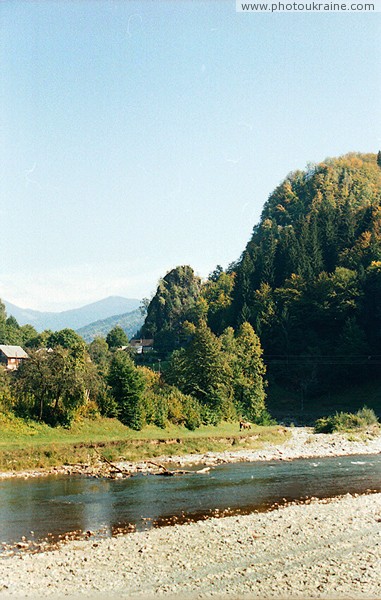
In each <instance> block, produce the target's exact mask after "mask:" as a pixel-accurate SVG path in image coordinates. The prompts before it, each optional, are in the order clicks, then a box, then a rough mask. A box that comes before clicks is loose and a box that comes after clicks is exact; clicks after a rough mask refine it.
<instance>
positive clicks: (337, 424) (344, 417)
mask: <svg viewBox="0 0 381 600" xmlns="http://www.w3.org/2000/svg"><path fill="white" fill-rule="evenodd" d="M377 424H378V419H377V416H376V415H375V412H374V410H372V409H371V408H367V407H366V406H364V407H363V408H361V409H360V410H358V411H357V413H345V412H340V413H336V414H335V415H333V416H330V417H322V418H321V419H317V421H316V422H315V433H333V432H334V431H353V430H356V429H357V430H358V429H366V428H367V427H369V426H371V425H377Z"/></svg>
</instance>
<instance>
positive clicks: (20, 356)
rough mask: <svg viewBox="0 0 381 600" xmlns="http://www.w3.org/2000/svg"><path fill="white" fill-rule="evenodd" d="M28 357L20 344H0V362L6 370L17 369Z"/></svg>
mask: <svg viewBox="0 0 381 600" xmlns="http://www.w3.org/2000/svg"><path fill="white" fill-rule="evenodd" d="M27 358H29V356H28V355H27V353H26V352H25V350H23V349H22V348H21V346H7V345H5V344H0V364H2V365H4V366H5V368H6V369H8V371H15V370H16V369H18V367H19V365H20V363H21V362H22V361H23V360H26V359H27Z"/></svg>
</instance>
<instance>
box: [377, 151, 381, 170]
mask: <svg viewBox="0 0 381 600" xmlns="http://www.w3.org/2000/svg"><path fill="white" fill-rule="evenodd" d="M377 164H378V166H379V167H381V150H379V151H378V154H377Z"/></svg>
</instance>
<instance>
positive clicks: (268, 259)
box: [235, 154, 381, 310]
mask: <svg viewBox="0 0 381 600" xmlns="http://www.w3.org/2000/svg"><path fill="white" fill-rule="evenodd" d="M380 195H381V166H380V165H378V164H377V161H376V155H374V154H366V155H360V154H349V155H347V156H344V157H342V158H338V159H333V160H329V161H326V162H324V163H321V164H319V165H314V166H311V167H310V168H309V169H308V170H307V171H305V172H302V171H297V172H295V173H292V174H291V175H289V176H288V177H287V178H286V179H285V181H284V182H283V183H281V185H280V186H279V187H278V188H277V189H276V190H275V191H274V193H273V194H272V195H271V196H270V198H269V200H268V201H267V203H266V204H265V207H264V209H263V212H262V218H261V221H260V223H259V225H257V226H256V227H255V228H254V232H253V236H252V238H251V240H250V242H249V243H248V245H247V247H246V249H245V251H244V253H243V255H242V257H241V260H240V261H239V263H238V267H237V275H238V280H237V285H236V292H235V299H236V301H237V302H238V305H239V306H240V309H241V310H242V308H244V305H245V302H247V303H248V305H250V304H251V303H252V300H253V298H252V292H253V290H256V289H258V288H259V287H260V285H261V284H263V283H267V284H269V285H270V286H271V287H279V286H281V285H283V284H284V282H285V281H286V280H287V279H288V278H289V277H290V276H291V275H292V274H296V275H298V276H300V277H302V278H303V279H305V280H307V281H309V280H311V279H314V278H316V277H317V276H318V275H319V274H320V273H321V272H322V271H325V272H327V273H332V272H333V271H334V270H335V269H336V268H337V267H344V268H347V269H355V270H357V271H360V270H361V269H362V268H364V269H366V268H367V267H369V265H370V263H371V262H372V260H378V259H380V247H381V237H380V236H381V233H380V228H381V212H380Z"/></svg>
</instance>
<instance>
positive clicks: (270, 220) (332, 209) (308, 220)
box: [0, 153, 381, 429]
mask: <svg viewBox="0 0 381 600" xmlns="http://www.w3.org/2000/svg"><path fill="white" fill-rule="evenodd" d="M144 304H145V308H146V317H145V321H144V325H143V327H142V329H141V331H140V332H139V333H140V336H141V337H145V338H149V339H153V340H154V343H153V345H154V350H153V351H151V352H147V353H146V354H144V353H143V354H141V355H138V354H136V353H134V352H133V351H132V350H131V349H129V348H128V347H127V346H128V339H127V336H126V334H125V332H124V331H123V330H122V328H121V327H118V326H115V327H114V328H113V329H112V330H111V331H110V332H109V333H108V335H107V337H106V339H104V338H101V337H97V338H95V339H94V340H93V341H92V342H91V343H90V344H86V343H85V341H84V340H83V339H82V338H81V337H80V336H79V335H78V334H77V333H75V332H74V331H73V330H70V329H64V330H62V331H58V332H52V331H44V332H42V333H40V334H37V332H36V331H35V330H34V329H33V327H31V326H30V325H24V326H23V327H20V326H19V325H18V323H17V321H16V320H15V319H14V318H13V317H8V318H7V315H6V313H5V310H4V306H3V305H0V344H10V345H21V346H22V347H24V348H25V349H26V350H27V352H28V354H29V356H30V359H29V360H25V361H23V363H22V364H21V366H20V367H19V369H18V370H17V371H14V372H11V373H9V372H6V370H5V369H4V368H1V369H0V409H1V410H3V411H4V410H5V411H12V412H14V413H15V414H17V415H19V416H23V417H27V418H32V419H40V420H43V421H45V422H47V423H50V424H52V425H57V424H61V425H62V424H63V425H67V424H70V422H71V420H72V419H73V418H74V417H75V415H77V414H83V415H92V414H94V415H96V414H99V413H100V414H103V415H106V416H111V417H117V418H119V419H120V420H121V421H122V422H123V423H125V424H126V425H128V426H130V427H133V428H135V429H141V428H142V427H144V425H146V424H150V423H153V424H156V425H159V426H160V427H165V426H166V424H167V423H168V422H172V423H175V424H183V425H185V426H186V427H188V428H190V429H194V428H196V427H198V426H200V425H201V424H202V423H218V422H219V421H220V420H222V419H227V420H229V419H237V418H245V419H249V420H250V421H252V422H256V423H269V422H271V416H270V415H269V413H268V411H267V410H266V387H267V385H268V384H269V386H270V389H271V386H273V385H275V384H277V385H279V386H282V388H283V389H288V390H292V391H302V393H303V395H304V397H305V398H306V399H309V401H310V402H311V403H312V402H313V401H314V400H313V399H314V397H317V396H319V395H322V394H324V393H326V392H330V391H334V390H337V389H345V388H346V387H348V386H351V385H352V384H353V383H362V382H366V381H369V380H372V379H373V380H377V378H379V366H380V363H381V351H380V347H381V153H378V155H375V154H348V155H346V156H344V157H341V158H338V159H330V160H327V161H325V162H323V163H321V164H318V165H310V166H309V167H308V169H307V170H306V171H304V172H302V171H297V172H294V173H291V174H290V175H289V176H288V177H286V179H285V180H284V181H283V182H282V183H281V184H280V185H279V186H278V187H277V188H276V190H275V191H274V192H273V193H272V194H271V196H270V197H269V199H268V201H267V202H266V204H265V206H264V208H263V212H262V216H261V219H260V222H259V224H258V225H256V226H255V227H254V230H253V234H252V237H251V239H250V240H249V242H248V244H247V246H246V248H245V250H244V251H243V253H242V255H241V257H240V258H239V260H238V261H237V262H236V263H233V264H232V265H230V266H229V267H228V268H227V269H226V270H224V269H223V268H222V267H220V266H217V267H216V269H215V270H214V271H213V272H212V273H211V274H210V276H209V277H208V279H207V280H206V281H202V280H201V279H200V278H199V277H198V276H196V275H195V273H194V271H193V269H192V268H191V267H190V266H178V267H176V268H174V269H173V270H171V271H170V272H169V273H167V274H166V275H165V276H164V277H163V278H162V279H161V280H160V282H159V285H158V288H157V291H156V293H155V295H154V296H153V298H151V299H150V300H145V301H144ZM126 347H127V348H126ZM121 348H124V349H123V350H122V349H121ZM154 365H156V368H153V366H154Z"/></svg>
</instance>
